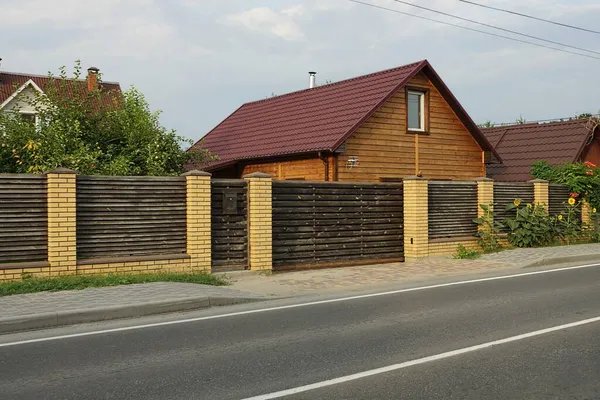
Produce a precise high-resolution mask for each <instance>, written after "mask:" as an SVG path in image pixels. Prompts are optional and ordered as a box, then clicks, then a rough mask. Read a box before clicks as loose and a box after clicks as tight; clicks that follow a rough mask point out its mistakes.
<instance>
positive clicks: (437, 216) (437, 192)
mask: <svg viewBox="0 0 600 400" xmlns="http://www.w3.org/2000/svg"><path fill="white" fill-rule="evenodd" d="M428 191H429V239H443V238H455V237H466V236H475V235H476V234H477V224H475V223H474V222H473V219H474V218H477V207H478V204H477V183H475V182H435V181H431V182H429V188H428Z"/></svg>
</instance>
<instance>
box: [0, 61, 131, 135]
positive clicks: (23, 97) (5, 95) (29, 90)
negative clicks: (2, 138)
mask: <svg viewBox="0 0 600 400" xmlns="http://www.w3.org/2000/svg"><path fill="white" fill-rule="evenodd" d="M0 61H1V59H0ZM98 72H99V69H98V68H94V67H90V68H89V69H88V75H87V77H86V78H85V79H62V78H50V77H49V76H47V75H46V76H44V75H33V74H26V73H20V72H4V71H0V112H7V111H16V112H18V113H19V114H21V116H22V117H23V118H25V119H29V120H31V121H32V123H35V121H36V118H37V117H36V110H35V109H34V107H32V105H31V102H30V101H29V100H28V99H31V98H33V97H34V96H35V95H36V94H42V93H44V92H45V91H46V90H47V89H48V88H49V85H54V86H55V87H56V88H57V89H58V90H63V91H67V93H66V95H68V96H85V95H86V94H87V93H90V92H92V91H94V90H97V89H101V90H100V91H99V93H100V95H99V97H98V99H97V101H98V107H99V108H102V107H109V108H110V107H114V106H115V104H117V102H118V101H119V99H120V96H121V86H120V85H119V83H118V82H105V81H101V80H100V79H99V75H98ZM61 83H63V84H61Z"/></svg>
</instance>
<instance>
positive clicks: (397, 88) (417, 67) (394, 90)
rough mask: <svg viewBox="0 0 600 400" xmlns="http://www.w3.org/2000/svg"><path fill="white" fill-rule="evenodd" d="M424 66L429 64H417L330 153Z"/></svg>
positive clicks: (422, 62) (426, 62) (423, 62)
mask: <svg viewBox="0 0 600 400" xmlns="http://www.w3.org/2000/svg"><path fill="white" fill-rule="evenodd" d="M426 65H429V62H428V61H427V60H423V61H421V62H419V63H418V64H417V66H416V67H415V68H414V70H413V71H412V72H411V73H410V74H409V75H407V76H406V77H405V78H404V79H403V80H402V81H400V82H398V84H397V85H396V86H395V87H394V88H393V89H392V90H391V91H390V92H389V93H388V94H386V95H385V96H384V97H383V98H382V99H381V100H380V101H379V102H378V103H377V105H375V107H373V109H371V110H370V111H369V112H368V113H366V114H365V115H364V116H363V117H362V118H361V119H360V120H359V121H358V122H357V123H356V124H354V125H353V126H352V128H350V130H349V131H348V132H347V133H346V134H345V135H344V136H343V137H342V138H341V139H339V140H338V141H337V142H335V143H334V145H333V146H331V148H332V149H333V150H332V151H335V150H337V149H338V148H339V147H340V146H341V145H342V144H344V142H345V141H346V140H348V138H349V137H350V136H352V134H353V133H354V132H355V131H356V130H357V129H358V128H359V127H360V126H361V125H362V124H364V123H365V121H366V120H367V119H369V118H370V117H371V116H372V115H373V114H375V112H376V111H377V110H378V109H379V107H381V106H382V105H383V104H385V102H386V101H388V100H389V99H390V98H391V97H392V96H393V95H394V94H396V92H398V90H400V89H401V88H403V87H404V86H406V84H407V83H408V81H410V80H411V79H412V78H414V77H415V75H417V74H418V73H419V72H421V70H422V69H423V68H424V67H425V66H426Z"/></svg>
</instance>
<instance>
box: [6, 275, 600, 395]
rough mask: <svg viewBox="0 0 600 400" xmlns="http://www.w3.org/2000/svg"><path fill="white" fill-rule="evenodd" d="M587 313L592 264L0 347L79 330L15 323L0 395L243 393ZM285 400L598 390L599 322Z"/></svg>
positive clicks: (595, 282)
mask: <svg viewBox="0 0 600 400" xmlns="http://www.w3.org/2000/svg"><path fill="white" fill-rule="evenodd" d="M524 272H525V271H524ZM271 306H273V304H265V303H263V304H259V305H256V304H255V305H251V306H245V308H244V309H246V310H249V309H253V308H254V309H258V308H265V307H271ZM237 309H242V308H237ZM231 310H236V308H228V309H222V310H219V311H218V312H219V313H225V312H229V311H231ZM215 312H216V311H215V310H209V311H205V312H197V313H193V314H186V315H182V316H179V317H177V318H180V319H181V318H186V317H189V316H190V315H193V316H196V317H198V316H200V317H201V316H203V315H214V314H215ZM598 316H600V267H592V268H585V269H576V270H568V271H560V272H552V273H548V274H541V275H531V276H524V277H516V278H510V279H502V280H492V281H485V282H478V283H470V284H464V285H457V286H447V287H441V288H433V289H427V290H421V291H412V292H403V293H396V294H387V295H383V296H373V297H365V298H360V299H353V300H348V301H340V302H331V303H324V304H314V305H308V306H302V307H297V308H286V309H278V310H271V311H266V312H260V313H252V314H242V315H232V316H228V317H224V318H218V319H209V320H200V321H195V322H186V323H179V324H171V325H163V326H154V327H146V328H143V329H135V330H126V331H119V332H109V333H103V334H95V335H91V336H77V337H70V338H63V339H59V340H51V341H44V342H35V343H23V344H15V345H11V346H4V347H2V342H3V341H4V342H7V341H12V340H15V338H19V339H20V340H27V339H29V338H33V337H36V338H40V337H44V336H50V335H55V334H57V333H62V334H65V333H67V334H68V333H73V332H77V331H78V330H77V329H78V328H71V329H62V330H54V331H48V332H34V333H24V334H20V335H11V336H10V337H4V338H2V337H0V398H2V399H205V398H206V399H242V398H247V397H252V396H259V395H264V394H268V393H273V392H278V391H281V390H286V389H290V388H296V387H299V386H303V385H308V384H314V383H318V382H323V381H326V380H329V379H334V378H339V377H344V376H348V375H351V374H356V373H360V372H363V371H367V370H372V369H376V368H381V367H386V366H390V365H394V364H398V363H404V362H406V361H409V360H416V359H421V358H423V357H429V356H434V355H438V354H442V353H445V352H449V351H453V350H457V349H463V348H467V347H469V346H474V345H479V344H482V343H487V342H491V341H495V340H499V339H504V338H508V337H513V336H515V335H521V334H525V333H530V332H533V331H538V330H540V329H545V328H550V327H555V326H559V325H562V324H568V323H572V322H576V321H581V320H585V319H589V318H594V317H598ZM170 318H171V320H173V319H175V318H174V317H170ZM145 322H148V320H147V319H145V320H137V321H128V322H122V323H121V324H124V325H127V324H129V325H135V324H140V323H145ZM110 326H114V323H113V325H111V324H110V323H107V324H96V325H93V326H89V327H87V328H85V329H86V330H88V331H89V330H93V329H102V328H105V327H110ZM287 398H290V399H367V398H368V399H436V398H439V399H447V398H457V399H463V398H474V399H481V398H486V399H495V398H497V399H512V398H519V399H520V398H535V399H539V398H557V399H566V398H569V399H575V398H581V399H594V398H600V322H594V323H589V324H586V325H581V326H578V327H572V328H569V329H560V330H558V331H555V332H551V333H547V334H544V335H539V336H535V337H530V338H526V339H522V340H517V341H514V342H511V343H506V344H501V345H498V346H494V347H490V348H485V349H481V350H477V351H472V352H469V353H466V354H460V355H456V356H452V357H448V358H444V359H440V360H434V361H430V362H427V363H424V364H418V365H414V366H409V367H407V368H402V369H398V370H395V371H392V372H388V373H381V374H377V375H373V376H368V377H365V378H362V379H356V380H351V381H348V382H344V383H340V384H336V385H331V386H325V387H321V388H316V389H314V390H310V391H305V392H302V393H299V394H295V395H291V396H289V397H287Z"/></svg>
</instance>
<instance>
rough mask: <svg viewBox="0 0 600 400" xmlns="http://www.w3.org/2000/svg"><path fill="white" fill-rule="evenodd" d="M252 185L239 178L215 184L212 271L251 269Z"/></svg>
mask: <svg viewBox="0 0 600 400" xmlns="http://www.w3.org/2000/svg"><path fill="white" fill-rule="evenodd" d="M247 192H248V184H247V182H246V181H244V180H238V179H235V180H234V179H213V180H212V182H211V193H212V194H211V197H212V199H211V200H212V201H211V203H212V206H211V227H212V228H211V230H212V234H211V237H212V271H213V272H224V271H237V270H244V269H247V268H248V196H247Z"/></svg>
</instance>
